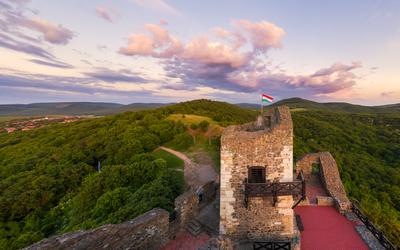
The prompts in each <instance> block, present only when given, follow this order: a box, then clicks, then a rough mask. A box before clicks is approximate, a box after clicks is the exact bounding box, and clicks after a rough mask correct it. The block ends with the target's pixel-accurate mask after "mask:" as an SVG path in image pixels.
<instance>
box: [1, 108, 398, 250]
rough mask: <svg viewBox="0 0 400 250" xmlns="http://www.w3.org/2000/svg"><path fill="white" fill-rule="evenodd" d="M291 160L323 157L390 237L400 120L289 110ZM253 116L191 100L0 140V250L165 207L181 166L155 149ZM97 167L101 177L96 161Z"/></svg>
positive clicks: (211, 148) (204, 137)
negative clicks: (336, 167) (324, 153)
mask: <svg viewBox="0 0 400 250" xmlns="http://www.w3.org/2000/svg"><path fill="white" fill-rule="evenodd" d="M293 108H295V109H293V110H295V112H293V113H292V116H293V121H294V132H295V138H294V140H295V148H294V151H295V157H296V158H298V157H300V156H301V155H302V154H305V153H309V152H316V151H330V152H332V154H333V155H334V157H335V158H336V160H337V162H338V165H339V167H340V172H341V176H342V179H343V182H344V185H345V187H346V190H347V192H348V193H349V195H350V197H352V198H355V199H357V200H359V201H360V202H361V205H362V208H363V209H364V210H365V211H366V212H367V213H368V214H369V215H370V217H371V218H372V219H373V220H374V221H375V222H376V224H378V225H379V226H380V227H381V228H382V229H383V230H384V231H385V232H386V234H387V235H389V236H390V237H391V239H392V240H393V241H394V242H396V243H397V244H399V240H398V239H397V238H396V237H395V236H396V235H399V234H400V212H399V211H400V199H399V197H400V188H399V187H400V157H399V155H400V114H399V113H398V112H396V111H393V108H392V107H387V109H388V110H390V112H382V110H384V109H385V108H382V110H380V111H379V112H372V111H369V112H362V113H350V112H349V111H346V112H343V110H339V111H335V109H334V108H330V109H329V110H324V109H320V108H318V109H315V108H312V107H310V106H307V107H304V106H302V107H300V106H296V107H294V106H293ZM256 115H257V112H256V111H254V110H250V109H247V108H241V107H239V106H237V105H232V104H228V103H224V102H215V101H208V100H196V101H191V102H184V103H179V104H173V105H169V106H165V107H160V108H157V109H152V110H144V111H137V112H125V113H121V114H118V115H113V116H107V117H103V118H97V119H88V120H84V121H78V122H75V123H70V124H53V125H50V126H48V127H45V128H41V129H34V130H31V131H26V132H16V133H12V134H0V218H1V221H0V228H1V229H0V248H1V249H17V248H20V247H23V246H26V245H29V244H31V243H33V242H35V241H38V240H40V239H42V238H43V237H48V236H50V235H53V234H58V233H63V232H67V231H72V230H78V229H86V228H93V227H96V226H98V225H102V224H105V223H118V222H122V221H125V220H128V219H131V218H134V217H135V216H137V215H139V214H141V213H143V212H145V211H147V210H149V209H151V208H153V207H162V208H165V209H167V210H168V211H172V209H173V200H174V198H175V197H176V196H178V195H179V194H180V193H182V192H183V191H184V189H185V184H184V180H183V174H182V172H181V171H177V170H176V169H180V168H182V166H183V165H182V164H183V163H182V161H180V160H179V159H177V158H176V157H173V156H172V155H170V154H168V153H167V152H165V151H154V150H155V149H156V148H157V147H158V146H160V145H167V146H169V147H173V148H176V149H179V150H182V151H190V150H200V149H201V150H204V151H206V152H208V153H209V154H210V155H211V156H212V158H213V159H214V160H215V161H216V162H218V156H219V135H220V133H221V131H222V130H223V128H224V127H226V126H228V125H230V124H238V123H244V122H248V121H251V120H253V119H254V118H255V117H256ZM98 161H100V162H101V169H102V171H101V173H98V172H97V163H98Z"/></svg>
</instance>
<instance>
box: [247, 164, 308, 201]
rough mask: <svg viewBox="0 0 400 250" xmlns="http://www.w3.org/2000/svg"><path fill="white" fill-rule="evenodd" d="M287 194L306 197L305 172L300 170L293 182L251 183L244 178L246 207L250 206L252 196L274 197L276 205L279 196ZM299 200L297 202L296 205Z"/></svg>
mask: <svg viewBox="0 0 400 250" xmlns="http://www.w3.org/2000/svg"><path fill="white" fill-rule="evenodd" d="M285 195H301V197H302V198H301V199H300V201H301V200H302V199H304V197H305V195H306V183H305V180H304V176H303V172H300V174H299V176H298V177H297V180H295V181H291V182H266V183H249V182H248V181H247V178H246V179H245V180H244V202H245V207H247V206H248V201H249V198H250V197H268V196H272V197H273V202H274V206H275V203H276V201H277V199H278V198H277V197H278V196H285ZM298 203H299V202H297V203H296V205H297V204H298Z"/></svg>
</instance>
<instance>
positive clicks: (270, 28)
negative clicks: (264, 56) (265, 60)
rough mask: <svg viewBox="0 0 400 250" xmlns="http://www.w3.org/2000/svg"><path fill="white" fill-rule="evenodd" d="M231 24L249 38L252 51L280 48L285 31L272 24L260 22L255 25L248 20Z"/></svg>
mask: <svg viewBox="0 0 400 250" xmlns="http://www.w3.org/2000/svg"><path fill="white" fill-rule="evenodd" d="M233 24H234V25H235V26H236V27H237V28H238V29H240V30H243V31H244V33H246V34H247V35H248V36H249V39H250V42H251V44H252V45H253V47H254V49H256V50H257V49H259V50H266V49H269V48H281V46H282V43H281V41H282V38H283V36H284V35H285V31H284V30H283V29H282V28H281V27H278V26H277V25H275V24H273V23H269V22H266V21H261V22H257V23H253V22H250V21H248V20H243V19H242V20H237V21H233Z"/></svg>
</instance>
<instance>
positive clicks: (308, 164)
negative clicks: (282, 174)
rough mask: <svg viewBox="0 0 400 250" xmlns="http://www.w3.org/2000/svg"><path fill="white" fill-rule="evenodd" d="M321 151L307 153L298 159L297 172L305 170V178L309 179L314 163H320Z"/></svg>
mask: <svg viewBox="0 0 400 250" xmlns="http://www.w3.org/2000/svg"><path fill="white" fill-rule="evenodd" d="M320 155H321V154H320V153H312V154H306V155H304V156H303V157H301V158H300V159H299V160H298V161H296V172H297V174H299V172H300V170H303V174H304V178H305V179H306V180H307V179H309V178H310V177H311V171H312V164H314V163H318V164H319V163H320V160H319V157H320Z"/></svg>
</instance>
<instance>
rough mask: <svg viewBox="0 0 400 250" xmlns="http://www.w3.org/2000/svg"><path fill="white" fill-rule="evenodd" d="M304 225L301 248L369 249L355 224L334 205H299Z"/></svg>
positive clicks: (309, 249)
mask: <svg viewBox="0 0 400 250" xmlns="http://www.w3.org/2000/svg"><path fill="white" fill-rule="evenodd" d="M295 212H296V214H299V215H300V217H301V220H302V222H303V225H304V231H303V232H301V250H364V249H365V250H368V247H367V245H366V244H365V243H364V241H362V239H361V238H360V236H359V235H358V233H357V232H356V230H355V228H354V226H355V224H354V223H353V222H351V221H349V220H347V219H346V217H344V216H343V215H341V214H340V213H339V212H337V211H336V210H335V208H333V207H322V206H298V207H296V208H295Z"/></svg>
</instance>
